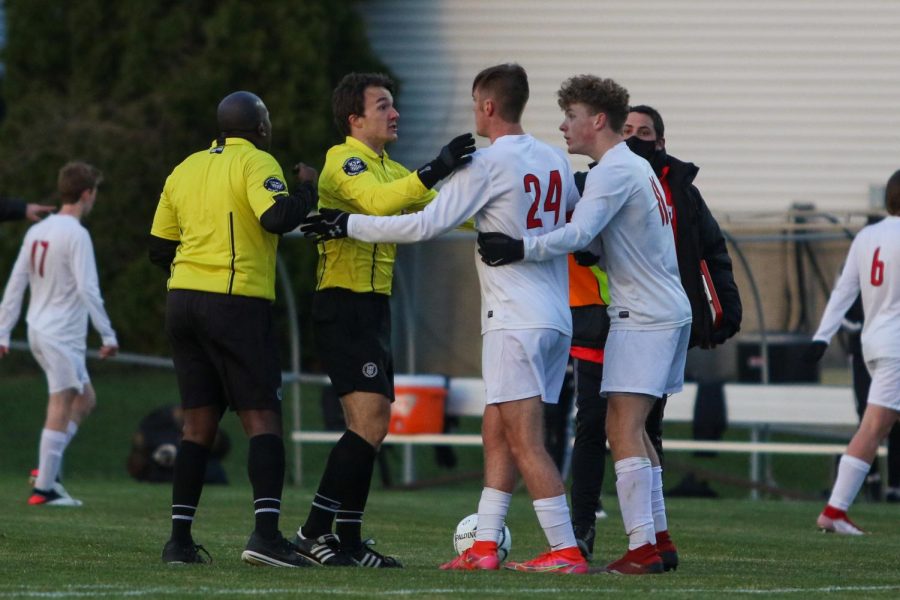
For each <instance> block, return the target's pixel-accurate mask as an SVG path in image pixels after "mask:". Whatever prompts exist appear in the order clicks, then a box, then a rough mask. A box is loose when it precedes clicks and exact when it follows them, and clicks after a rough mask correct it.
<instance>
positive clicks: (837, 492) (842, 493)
mask: <svg viewBox="0 0 900 600" xmlns="http://www.w3.org/2000/svg"><path fill="white" fill-rule="evenodd" d="M870 466H871V465H869V463H867V462H866V461H864V460H860V459H859V458H856V457H855V456H850V455H849V454H845V455H843V456H842V457H841V462H840V464H839V465H838V473H837V479H835V481H834V487H833V488H832V489H831V498H829V499H828V504H830V505H831V506H833V507H834V508H836V509H838V510H843V511H846V510H847V509H848V508H850V505H851V504H853V500H854V499H855V498H856V494H858V493H859V488H861V487H862V484H863V482H864V481H865V480H866V475H868V474H869V467H870Z"/></svg>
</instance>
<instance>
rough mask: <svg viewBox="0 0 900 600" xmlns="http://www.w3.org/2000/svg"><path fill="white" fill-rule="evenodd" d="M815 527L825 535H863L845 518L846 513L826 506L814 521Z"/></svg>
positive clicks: (858, 528) (859, 529) (854, 524)
mask: <svg viewBox="0 0 900 600" xmlns="http://www.w3.org/2000/svg"><path fill="white" fill-rule="evenodd" d="M816 525H818V527H819V529H821V530H822V531H824V532H826V533H840V534H843V535H865V533H866V532H865V531H863V529H862V528H860V527H859V526H858V525H857V524H856V523H854V522H853V521H851V520H850V517H848V516H847V511H844V510H840V509H837V508H835V507H833V506H831V505H830V504H829V505H826V506H825V510H823V511H822V514H820V515H819V518H818V519H816Z"/></svg>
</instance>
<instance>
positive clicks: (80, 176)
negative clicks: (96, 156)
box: [56, 161, 103, 204]
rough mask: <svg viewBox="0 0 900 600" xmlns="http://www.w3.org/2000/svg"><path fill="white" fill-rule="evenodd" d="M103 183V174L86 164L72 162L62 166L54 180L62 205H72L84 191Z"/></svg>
mask: <svg viewBox="0 0 900 600" xmlns="http://www.w3.org/2000/svg"><path fill="white" fill-rule="evenodd" d="M102 181H103V173H101V172H100V170H99V169H98V168H97V167H95V166H93V165H89V164H87V163H86V162H80V161H72V162H69V163H66V164H65V165H63V167H62V168H61V169H60V170H59V176H58V177H57V178H56V189H57V191H58V192H59V197H60V199H61V200H62V202H63V204H74V203H76V202H78V200H79V199H80V198H81V193H82V192H83V191H85V190H92V189H94V188H95V187H97V186H98V185H100V183H101V182H102Z"/></svg>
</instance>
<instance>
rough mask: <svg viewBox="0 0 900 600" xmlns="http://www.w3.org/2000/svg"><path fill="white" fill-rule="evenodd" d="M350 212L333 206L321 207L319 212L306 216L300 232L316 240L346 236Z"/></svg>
mask: <svg viewBox="0 0 900 600" xmlns="http://www.w3.org/2000/svg"><path fill="white" fill-rule="evenodd" d="M349 219H350V213H345V212H343V211H341V210H337V209H335V208H321V209H319V214H317V215H312V216H309V217H306V219H305V220H304V221H303V225H301V226H300V232H301V233H302V234H303V235H304V236H305V237H308V238H316V241H317V242H324V241H325V240H336V239H338V238H345V237H347V221H348V220H349Z"/></svg>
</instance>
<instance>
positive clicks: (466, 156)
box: [417, 133, 475, 189]
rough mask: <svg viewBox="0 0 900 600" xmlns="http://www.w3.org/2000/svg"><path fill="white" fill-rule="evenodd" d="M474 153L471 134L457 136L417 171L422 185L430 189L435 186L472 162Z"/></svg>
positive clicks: (473, 142) (473, 139)
mask: <svg viewBox="0 0 900 600" xmlns="http://www.w3.org/2000/svg"><path fill="white" fill-rule="evenodd" d="M473 152H475V138H474V137H472V134H471V133H464V134H462V135H458V136H456V137H455V138H453V139H452V140H450V142H449V143H448V144H447V145H446V146H444V147H443V148H441V151H440V153H438V155H437V157H436V158H435V159H434V160H433V161H431V162H430V163H428V164H426V165H424V166H422V167H420V168H419V170H418V171H417V173H418V175H419V179H420V180H421V181H422V185H424V186H425V187H427V188H428V189H431V188H433V187H434V186H435V184H436V183H437V182H438V181H440V180H441V179H443V178H444V177H446V176H447V175H449V174H450V173H452V172H453V171H454V170H456V169H458V168H459V167H461V166H463V165H465V164H467V163H469V162H471V161H472V153H473Z"/></svg>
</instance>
